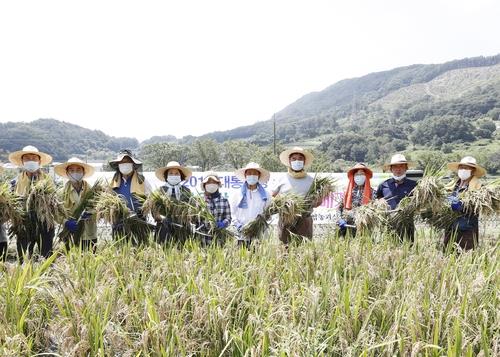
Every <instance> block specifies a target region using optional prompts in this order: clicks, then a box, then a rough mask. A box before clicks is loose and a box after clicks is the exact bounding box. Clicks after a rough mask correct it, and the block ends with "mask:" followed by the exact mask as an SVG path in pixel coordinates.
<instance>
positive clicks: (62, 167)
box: [54, 157, 95, 178]
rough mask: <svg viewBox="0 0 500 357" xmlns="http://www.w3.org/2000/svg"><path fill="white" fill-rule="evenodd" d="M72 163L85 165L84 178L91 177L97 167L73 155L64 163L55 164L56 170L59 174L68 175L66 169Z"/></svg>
mask: <svg viewBox="0 0 500 357" xmlns="http://www.w3.org/2000/svg"><path fill="white" fill-rule="evenodd" d="M71 165H76V166H81V167H83V170H84V175H83V178H86V177H90V176H92V175H93V174H94V171H95V169H94V168H93V167H92V166H90V165H89V164H87V163H85V162H83V161H82V160H80V159H79V158H77V157H72V158H71V159H69V160H68V161H66V162H65V163H64V164H59V165H56V166H54V172H55V173H56V174H58V175H59V176H61V177H66V178H69V177H68V173H67V172H66V169H67V168H68V167H69V166H71Z"/></svg>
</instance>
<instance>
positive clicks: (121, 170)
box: [109, 150, 151, 238]
mask: <svg viewBox="0 0 500 357" xmlns="http://www.w3.org/2000/svg"><path fill="white" fill-rule="evenodd" d="M109 166H110V167H111V168H112V169H114V170H115V174H114V176H113V178H112V180H111V188H112V189H113V191H114V192H115V193H116V194H117V195H119V196H120V197H121V198H122V199H123V200H124V201H125V202H126V203H127V207H128V208H129V210H130V211H131V212H134V213H135V214H137V216H138V217H140V218H143V217H142V203H141V198H145V197H146V196H147V195H148V194H149V193H150V192H151V186H150V184H149V183H148V182H147V180H146V178H145V177H144V175H142V173H141V172H140V171H141V170H142V162H141V161H139V160H138V159H137V158H135V157H134V155H133V154H132V151H131V150H122V151H120V153H119V154H118V156H117V157H116V159H114V160H111V161H110V162H109ZM126 233H127V232H125V231H124V227H123V224H122V223H118V224H115V225H114V226H113V227H112V235H113V237H115V238H116V237H121V236H124V235H125V234H126Z"/></svg>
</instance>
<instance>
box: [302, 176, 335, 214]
mask: <svg viewBox="0 0 500 357" xmlns="http://www.w3.org/2000/svg"><path fill="white" fill-rule="evenodd" d="M334 191H335V180H334V179H333V178H331V177H329V176H324V177H317V176H316V177H314V180H313V183H312V185H311V187H310V188H309V191H308V192H307V194H306V203H307V205H308V206H309V209H310V210H312V209H313V208H314V207H315V206H317V205H318V204H320V203H321V202H322V201H323V200H324V199H325V198H326V197H328V196H329V195H330V194H331V193H332V192H334Z"/></svg>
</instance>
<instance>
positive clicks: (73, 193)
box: [54, 157, 97, 251]
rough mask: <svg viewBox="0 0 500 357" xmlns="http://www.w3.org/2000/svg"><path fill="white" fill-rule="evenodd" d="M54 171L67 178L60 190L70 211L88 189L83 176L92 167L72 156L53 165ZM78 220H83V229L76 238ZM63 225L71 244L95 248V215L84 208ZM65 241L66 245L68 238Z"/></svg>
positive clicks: (88, 186) (87, 175)
mask: <svg viewBox="0 0 500 357" xmlns="http://www.w3.org/2000/svg"><path fill="white" fill-rule="evenodd" d="M54 172H55V173H56V174H57V175H59V176H61V177H64V178H66V179H68V182H66V184H65V185H64V188H63V190H62V198H63V202H64V207H65V208H66V210H67V211H68V212H71V211H73V210H74V209H75V207H76V206H78V204H79V203H80V200H81V198H82V197H83V196H84V195H85V194H86V193H87V191H88V190H89V189H90V185H89V184H88V182H87V181H86V180H85V178H87V177H90V176H92V175H93V174H94V168H93V167H92V166H90V165H88V164H86V163H84V162H83V161H82V160H80V159H79V158H77V157H72V158H71V159H69V160H68V161H67V162H65V163H63V164H60V165H57V166H55V167H54ZM80 220H81V221H84V226H83V227H84V230H83V234H82V236H81V237H79V239H78V240H77V239H76V233H77V231H78V221H80ZM64 227H65V228H66V229H67V230H68V231H69V233H70V235H71V241H72V243H73V244H77V245H81V247H82V249H90V248H92V251H94V250H95V246H96V244H97V222H96V218H95V215H92V214H91V213H90V212H89V211H87V210H84V211H83V212H82V214H81V215H80V217H70V218H68V219H67V220H65V221H64ZM65 243H66V244H67V245H68V244H69V243H70V240H68V241H66V242H65Z"/></svg>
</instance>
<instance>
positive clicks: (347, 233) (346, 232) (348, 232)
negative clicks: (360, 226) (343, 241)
mask: <svg viewBox="0 0 500 357" xmlns="http://www.w3.org/2000/svg"><path fill="white" fill-rule="evenodd" d="M339 236H341V237H355V236H356V228H352V227H345V228H340V229H339Z"/></svg>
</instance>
